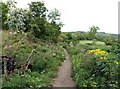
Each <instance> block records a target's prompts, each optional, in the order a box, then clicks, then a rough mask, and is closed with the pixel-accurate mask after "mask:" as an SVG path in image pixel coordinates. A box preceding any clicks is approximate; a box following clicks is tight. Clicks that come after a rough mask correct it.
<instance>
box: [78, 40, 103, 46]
mask: <svg viewBox="0 0 120 89" xmlns="http://www.w3.org/2000/svg"><path fill="white" fill-rule="evenodd" d="M93 42H94V41H92V40H84V41H80V42H79V43H81V44H88V43H89V44H92V43H93ZM95 44H96V45H105V43H104V42H101V41H96V42H95Z"/></svg>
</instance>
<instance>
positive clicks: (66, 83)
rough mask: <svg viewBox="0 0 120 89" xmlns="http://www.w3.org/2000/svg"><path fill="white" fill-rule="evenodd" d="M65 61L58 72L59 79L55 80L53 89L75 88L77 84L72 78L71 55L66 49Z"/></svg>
mask: <svg viewBox="0 0 120 89" xmlns="http://www.w3.org/2000/svg"><path fill="white" fill-rule="evenodd" d="M64 55H65V60H64V62H62V65H61V66H60V68H59V70H58V74H57V77H56V78H54V79H53V82H52V86H53V87H64V88H70V87H72V88H75V83H74V81H73V80H72V78H71V61H70V58H69V54H68V52H67V50H66V49H64Z"/></svg>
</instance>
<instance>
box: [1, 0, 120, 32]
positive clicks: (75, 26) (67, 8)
mask: <svg viewBox="0 0 120 89" xmlns="http://www.w3.org/2000/svg"><path fill="white" fill-rule="evenodd" d="M3 1H6V0H3ZM14 1H16V2H17V5H16V6H17V7H18V8H28V5H27V4H28V3H30V2H32V1H43V2H44V3H45V6H46V7H47V8H48V10H52V9H54V8H56V9H58V10H59V12H60V13H61V22H63V24H65V25H64V26H63V27H62V28H61V31H62V32H71V31H89V27H92V26H93V25H95V26H98V27H99V28H100V30H99V31H98V32H105V33H111V34H119V33H118V1H119V0H116V1H115V0H106V1H103V0H99V1H97V0H91V1H88V0H71V1H68V0H66V1H63V0H52V1H50V0H24V1H23V2H21V1H20V0H14ZM101 6H102V7H101Z"/></svg>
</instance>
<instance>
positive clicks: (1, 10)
mask: <svg viewBox="0 0 120 89" xmlns="http://www.w3.org/2000/svg"><path fill="white" fill-rule="evenodd" d="M8 11H9V5H8V3H3V2H0V22H1V24H0V27H2V29H3V30H8V28H9V26H8V23H7V20H8Z"/></svg>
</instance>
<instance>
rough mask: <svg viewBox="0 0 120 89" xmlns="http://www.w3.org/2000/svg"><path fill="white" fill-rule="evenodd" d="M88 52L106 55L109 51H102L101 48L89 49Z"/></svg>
mask: <svg viewBox="0 0 120 89" xmlns="http://www.w3.org/2000/svg"><path fill="white" fill-rule="evenodd" d="M88 53H93V54H95V55H101V56H106V55H108V52H106V51H102V50H101V49H95V50H88Z"/></svg>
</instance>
